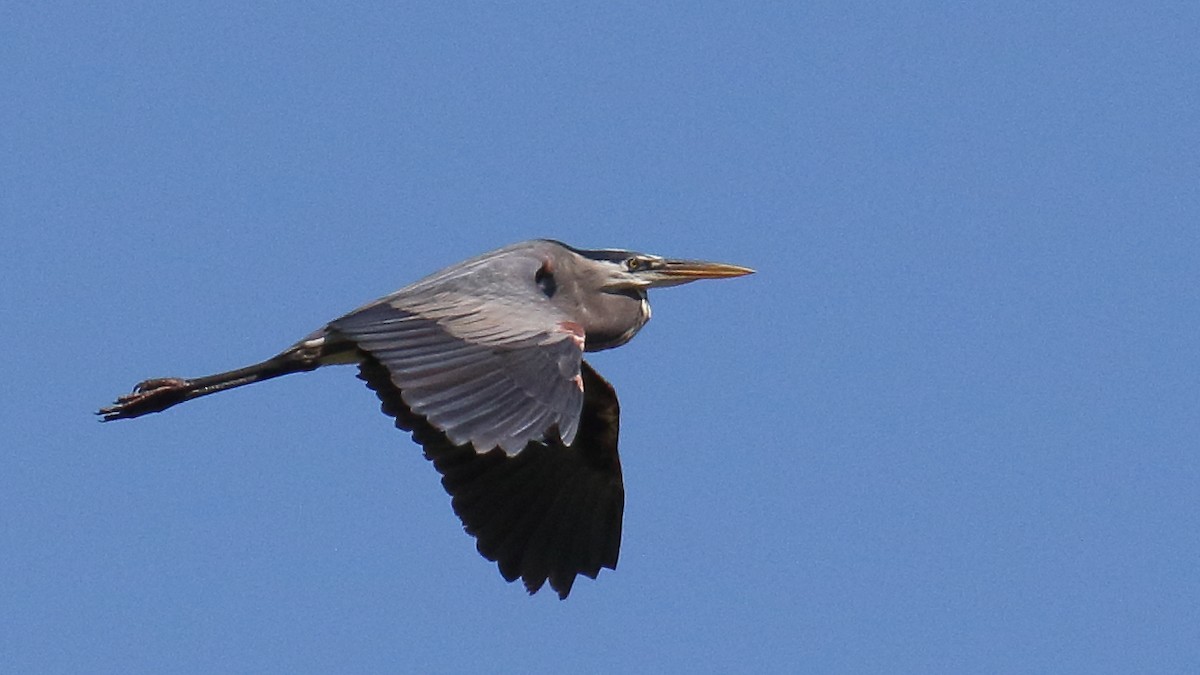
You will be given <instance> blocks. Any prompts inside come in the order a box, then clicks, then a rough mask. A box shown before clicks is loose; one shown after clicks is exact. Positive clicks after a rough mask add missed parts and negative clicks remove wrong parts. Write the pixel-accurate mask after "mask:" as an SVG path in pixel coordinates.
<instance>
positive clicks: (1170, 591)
mask: <svg viewBox="0 0 1200 675" xmlns="http://www.w3.org/2000/svg"><path fill="white" fill-rule="evenodd" d="M17 4H18V3H8V4H6V5H5V6H4V7H3V9H0V38H2V39H0V87H2V92H0V227H2V238H0V317H2V321H3V324H2V325H3V332H4V344H5V358H4V359H3V364H4V365H3V383H4V384H3V387H2V388H0V420H2V423H0V446H2V449H0V670H3V671H5V672H113V673H117V672H120V673H125V672H135V671H142V672H161V673H171V672H180V673H208V672H220V671H242V672H268V671H288V672H317V671H324V672H386V671H404V670H410V671H422V672H452V671H464V670H477V671H483V670H487V671H494V672H522V673H531V672H533V673H541V672H545V673H551V672H567V671H577V672H600V671H609V672H614V671H645V672H649V671H659V672H661V671H663V670H666V669H681V670H682V669H686V670H688V671H693V672H703V671H726V672H730V671H734V670H756V671H776V672H782V671H789V670H790V671H810V672H887V673H894V672H948V673H949V672H952V673H963V672H993V673H994V672H1018V671H1025V672H1088V673H1095V672H1105V671H1107V672H1132V671H1157V672H1170V671H1173V672H1185V671H1187V672H1197V671H1198V670H1200V457H1198V450H1200V347H1198V345H1197V334H1198V333H1200V266H1198V264H1197V263H1198V262H1200V47H1197V36H1198V35H1200V9H1198V7H1197V5H1196V4H1195V3H1191V2H1178V3H1154V2H1152V3H1141V4H1138V3H1112V2H1086V3H1085V2H1066V3H1059V2H1017V3H1003V4H1004V6H1003V7H991V6H985V5H984V4H983V3H962V2H954V3H945V2H920V3H879V2H877V3H847V2H842V1H838V2H812V3H772V4H769V5H766V4H763V5H750V4H745V3H729V4H711V3H672V4H665V3H654V5H655V6H654V7H653V8H650V7H646V6H643V5H645V4H648V3H638V4H614V3H603V4H602V5H592V6H589V7H574V8H570V9H567V8H566V7H565V6H566V3H541V4H538V5H533V4H531V3H507V4H505V5H500V4H492V3H480V4H470V5H465V6H455V7H446V6H442V3H437V5H438V6H437V8H428V7H427V8H414V7H406V8H397V7H396V6H394V5H393V4H392V3H379V4H375V5H364V4H352V3H323V4H321V5H315V6H313V5H301V4H299V3H271V4H269V5H268V4H266V3H263V4H262V5H261V6H257V7H246V6H244V5H245V4H246V3H215V2H173V3H135V2H130V3H118V4H119V6H120V8H119V9H117V8H115V7H116V6H115V5H112V4H111V3H100V4H101V5H104V6H105V8H97V6H96V3H65V4H56V3H28V5H27V6H24V7H20V6H16V5H17ZM22 4H23V3H22ZM533 237H553V238H558V239H562V240H564V241H566V242H568V243H571V244H573V245H576V246H582V247H622V248H632V249H638V250H643V251H647V252H653V253H659V254H665V255H670V256H678V257H696V258H709V259H717V260H722V261H727V262H732V263H737V264H742V265H748V266H752V267H755V268H756V269H758V270H759V273H758V274H757V275H755V276H753V277H749V278H744V279H738V280H733V281H723V282H708V283H697V284H694V285H691V286H686V287H683V288H678V289H668V290H664V291H660V292H658V293H656V294H654V295H653V296H652V297H651V300H652V302H653V304H654V308H655V318H654V320H653V321H652V322H651V323H650V324H649V325H648V326H647V328H646V329H645V330H644V331H643V332H642V333H641V335H639V336H638V338H637V339H636V340H634V341H633V342H632V343H631V344H630V345H628V346H627V347H624V348H622V349H619V350H617V351H613V352H607V353H603V354H598V355H595V356H594V357H593V358H592V363H593V364H594V365H595V366H596V367H597V368H598V369H599V370H600V372H601V373H603V374H604V375H605V376H606V377H607V378H609V379H610V380H611V381H612V382H613V383H614V384H615V386H616V387H617V391H618V393H619V395H620V397H621V402H622V407H623V419H622V427H623V428H622V432H623V435H622V439H621V441H622V443H621V450H622V456H623V462H624V468H625V479H626V487H627V493H628V498H627V505H626V514H625V535H624V540H623V545H622V552H621V561H620V565H619V568H618V569H617V571H616V572H609V571H605V572H604V573H602V574H601V576H600V578H599V580H597V581H591V580H587V579H581V580H580V581H579V582H578V583H577V585H576V587H575V590H574V592H573V594H572V596H571V597H570V598H569V599H568V600H567V601H565V602H560V601H559V600H558V599H557V598H556V597H555V596H554V595H552V594H549V593H545V592H543V593H542V594H539V595H538V596H535V597H533V598H530V597H528V596H526V595H525V593H524V592H523V590H522V589H521V588H520V586H519V585H508V584H505V583H504V581H503V580H502V579H501V577H500V575H499V574H498V572H497V571H496V569H495V566H494V565H492V564H490V563H487V562H485V561H484V560H483V559H482V558H480V557H479V556H478V555H477V554H476V553H475V550H474V542H473V541H472V540H471V539H470V538H469V537H467V536H466V535H465V534H463V532H462V531H461V526H460V525H459V523H458V521H457V519H456V518H455V517H454V515H453V514H452V512H451V510H450V506H449V498H448V497H447V496H446V495H445V494H444V492H443V491H442V488H441V486H440V485H439V483H438V480H437V476H436V474H435V472H434V470H433V468H432V467H431V466H429V465H428V463H427V462H425V460H424V459H422V457H421V454H420V451H419V449H418V448H417V447H416V446H415V445H414V444H413V443H412V442H411V441H410V440H409V439H408V438H407V436H406V435H405V434H403V433H400V432H398V431H396V430H395V429H393V428H392V426H391V423H390V421H389V420H388V419H387V418H385V417H384V416H382V415H380V414H379V412H378V403H377V401H376V399H375V398H374V396H373V395H372V394H371V392H370V391H368V390H367V389H366V388H365V387H364V386H362V384H361V383H360V382H359V381H358V380H356V379H355V377H354V371H353V370H352V369H350V368H340V369H339V368H329V369H324V370H322V371H320V372H317V373H312V374H306V375H302V376H300V375H298V376H292V377H288V378H284V379H281V380H276V381H272V382H270V383H265V384H261V385H258V386H255V387H250V388H247V389H242V390H239V391H236V392H230V393H227V394H224V395H221V396H215V397H212V398H208V399H205V400H203V401H198V402H195V403H192V404H190V405H187V406H183V407H180V408H177V409H175V410H172V411H169V412H168V413H165V414H162V415H157V416H152V417H149V418H143V419H140V420H136V421H132V422H121V423H114V424H109V425H101V424H99V423H98V422H97V421H96V420H95V418H94V417H93V415H92V412H93V411H94V410H95V409H96V408H98V407H100V406H102V405H105V404H107V403H108V402H110V401H111V400H112V398H113V397H114V396H115V395H117V394H119V393H122V392H124V391H127V390H128V388H129V387H130V386H131V385H132V384H133V383H135V382H136V381H138V380H140V379H143V378H146V377H151V376H166V375H183V376H194V375H203V374H207V373H209V372H212V371H216V370H224V369H228V368H232V367H236V366H240V365H244V364H245V363H248V362H251V361H255V360H258V359H260V358H263V357H266V356H269V355H271V354H273V353H274V352H275V351H277V350H278V349H281V348H283V347H285V346H287V345H288V344H290V343H291V342H292V341H294V340H295V339H298V338H300V337H302V336H303V335H305V334H306V333H308V332H309V331H311V330H313V329H314V328H316V327H318V326H320V325H322V324H323V323H324V322H325V321H327V320H329V319H332V318H334V317H336V316H338V315H340V314H341V313H343V312H345V311H347V310H350V309H352V308H354V307H356V306H358V305H359V304H361V303H363V302H365V301H368V300H371V299H373V298H375V297H377V296H379V295H382V294H384V293H387V292H390V291H392V290H394V289H396V288H399V287H400V286H403V285H405V284H407V283H409V282H411V281H413V280H415V279H417V278H418V277H420V276H423V275H424V274H426V273H429V272H432V271H434V270H436V269H438V268H440V267H442V266H443V265H447V264H450V263H454V262H456V261H458V260H461V259H463V258H466V257H468V256H472V255H475V254H477V253H480V252H483V251H486V250H489V249H491V248H495V247H497V246H500V245H503V244H506V243H509V242H513V241H518V240H522V239H528V238H533Z"/></svg>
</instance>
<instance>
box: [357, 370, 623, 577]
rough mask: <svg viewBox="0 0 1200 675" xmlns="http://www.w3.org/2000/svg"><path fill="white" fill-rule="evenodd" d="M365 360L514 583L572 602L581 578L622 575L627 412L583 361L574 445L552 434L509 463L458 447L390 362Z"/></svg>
mask: <svg viewBox="0 0 1200 675" xmlns="http://www.w3.org/2000/svg"><path fill="white" fill-rule="evenodd" d="M361 356H362V360H361V362H360V365H359V369H360V374H359V377H360V378H361V379H363V380H364V381H366V383H367V385H368V386H369V387H370V388H371V389H373V390H374V391H375V392H376V394H377V395H378V396H379V398H380V401H381V402H382V405H381V408H382V410H383V411H384V412H385V413H387V414H388V415H391V416H392V417H394V418H395V419H396V426H397V427H400V428H401V429H405V430H408V431H411V432H412V435H413V439H414V440H415V441H416V442H418V443H420V444H421V445H422V447H424V449H425V456H426V457H427V458H429V459H430V460H431V461H432V462H433V464H434V467H435V468H436V469H437V470H438V472H439V473H441V474H442V486H443V487H444V488H445V489H446V492H448V493H449V494H450V495H451V498H452V499H451V504H452V506H453V508H454V512H455V513H456V514H458V516H459V518H460V519H461V520H462V522H463V526H464V529H465V530H466V531H467V533H469V534H471V535H472V536H474V537H475V538H476V544H477V548H478V550H479V552H480V554H482V555H483V556H484V557H485V558H487V559H488V560H492V561H494V562H496V563H497V567H498V568H499V570H500V573H501V575H503V577H504V578H505V579H507V580H508V581H515V580H516V579H518V578H519V579H522V581H523V582H524V585H525V588H526V589H527V590H528V591H529V592H530V593H535V592H537V590H538V589H540V588H542V586H543V585H545V584H546V583H549V585H550V587H551V588H553V589H554V591H555V592H556V593H558V595H559V597H561V598H565V597H567V595H568V594H569V593H570V592H571V588H572V587H573V584H574V582H575V578H576V576H577V575H579V574H583V575H585V576H588V577H591V578H595V577H596V575H597V574H599V572H600V569H601V568H605V567H607V568H609V569H615V568H616V565H617V558H618V555H619V552H620V544H621V514H622V511H623V509H624V503H625V491H624V487H623V485H622V481H621V466H620V460H619V458H618V455H617V436H618V433H619V416H620V413H619V408H618V405H617V398H616V394H615V393H614V392H613V389H612V387H611V386H610V385H609V384H608V383H607V382H605V381H604V379H603V378H601V377H600V376H599V375H597V374H596V372H595V371H594V370H592V369H591V367H590V366H588V365H587V364H586V363H584V362H581V370H580V373H581V381H582V382H583V384H584V392H583V393H584V399H583V403H582V409H581V414H580V418H579V425H580V427H579V428H580V432H579V433H578V434H576V436H575V439H574V441H573V442H571V443H564V442H563V441H562V440H561V439H559V438H558V437H556V436H554V435H551V436H549V437H547V439H546V440H544V441H529V442H528V443H527V444H526V446H525V447H524V448H523V449H521V451H520V452H518V453H516V454H512V455H510V454H506V453H505V452H502V451H501V450H499V449H493V450H491V451H489V452H484V453H480V452H477V451H476V450H475V448H473V447H472V446H470V445H466V444H456V443H454V442H452V441H451V439H450V438H449V437H448V435H447V434H446V433H445V432H444V431H442V430H441V429H438V428H437V427H435V426H434V425H432V424H431V423H430V422H429V421H428V420H427V419H426V418H425V417H423V416H422V415H420V414H418V413H416V412H415V411H414V410H413V409H412V408H411V407H410V406H409V405H408V404H407V403H406V401H405V397H404V395H403V392H402V390H401V389H400V388H399V387H397V386H396V384H395V382H394V378H393V376H392V375H391V372H390V369H389V368H388V367H387V366H385V365H384V363H383V362H381V361H380V360H378V359H377V358H376V357H374V356H372V355H371V354H370V353H369V352H366V351H364V352H363V353H362V355H361Z"/></svg>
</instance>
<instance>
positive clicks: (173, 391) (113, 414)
mask: <svg viewBox="0 0 1200 675" xmlns="http://www.w3.org/2000/svg"><path fill="white" fill-rule="evenodd" d="M324 354H325V349H323V341H310V342H301V343H299V344H297V345H295V346H293V347H291V348H289V349H287V350H286V351H284V352H282V353H280V354H279V355H278V356H275V357H272V358H270V359H267V360H266V361H263V362H261V363H256V364H254V365H251V366H246V367H245V368H238V369H237V370H230V371H228V372H224V373H217V374H216V375H209V376H207V377H197V378H195V379H184V378H180V377H159V378H154V379H150V380H143V381H142V382H139V383H138V384H137V386H135V387H134V388H133V391H132V392H131V393H129V394H125V395H123V396H120V397H118V398H117V400H116V402H114V403H113V405H111V406H109V407H107V408H101V409H100V410H99V411H98V412H97V413H96V414H97V415H100V416H101V419H102V421H105V422H111V421H112V420H120V419H131V418H134V417H141V416H142V415H148V414H150V413H156V412H161V411H163V410H166V409H167V408H170V407H171V406H173V405H176V404H179V403H183V402H184V401H188V400H191V399H193V398H199V397H200V396H207V395H208V394H215V393H216V392H218V391H224V390H226V389H233V388H234V387H241V386H243V385H247V384H252V383H254V382H261V381H263V380H269V379H271V378H274V377H279V376H280V375H287V374H289V373H299V372H304V371H308V370H314V369H316V368H318V367H320V366H321V365H322V356H324Z"/></svg>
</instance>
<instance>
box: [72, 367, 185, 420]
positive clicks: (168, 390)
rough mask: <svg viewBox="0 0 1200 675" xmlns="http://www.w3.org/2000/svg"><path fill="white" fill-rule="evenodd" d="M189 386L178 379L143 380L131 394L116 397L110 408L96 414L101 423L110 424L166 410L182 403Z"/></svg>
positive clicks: (102, 409) (181, 379)
mask: <svg viewBox="0 0 1200 675" xmlns="http://www.w3.org/2000/svg"><path fill="white" fill-rule="evenodd" d="M190 386H191V383H190V382H189V381H188V380H185V379H183V378H179V377H159V378H155V379H152V380H144V381H142V382H139V383H138V384H137V386H135V387H134V388H133V392H132V393H129V394H125V395H123V396H120V397H118V398H117V400H116V401H115V402H114V403H113V404H112V405H111V406H109V407H107V408H101V409H100V410H99V411H97V412H96V414H97V415H100V416H101V421H103V422H111V421H113V420H121V419H130V418H133V417H140V416H142V415H147V414H149V413H154V412H159V411H162V410H166V409H167V408H170V407H171V406H173V405H175V404H176V403H180V402H182V401H183V400H184V399H185V398H186V395H187V393H188V391H189V388H190Z"/></svg>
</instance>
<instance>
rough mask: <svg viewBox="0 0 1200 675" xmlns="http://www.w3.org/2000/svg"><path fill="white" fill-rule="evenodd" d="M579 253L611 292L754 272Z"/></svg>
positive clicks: (630, 254)
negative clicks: (587, 260)
mask: <svg viewBox="0 0 1200 675" xmlns="http://www.w3.org/2000/svg"><path fill="white" fill-rule="evenodd" d="M577 253H579V254H580V255H582V256H584V257H585V258H588V259H589V260H590V261H591V262H592V263H593V264H594V266H595V270H596V271H597V272H599V274H600V275H601V276H602V277H603V281H602V283H601V286H602V288H604V289H605V290H610V291H618V290H644V289H648V288H665V287H667V286H678V285H680V284H686V283H688V282H691V281H696V280H698V279H727V278H730V277H740V276H743V275H746V274H753V273H754V270H752V269H750V268H749V267H741V266H740V265H729V264H727V263H718V262H708V261H705V260H681V259H674V258H663V257H662V256H657V255H650V254H648V253H638V252H636V251H622V250H617V249H601V250H594V251H577Z"/></svg>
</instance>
